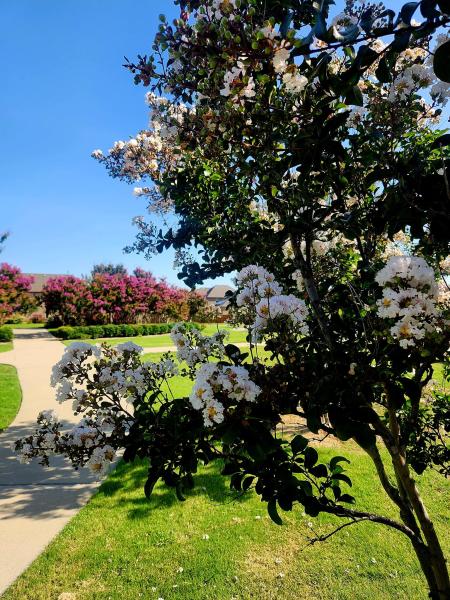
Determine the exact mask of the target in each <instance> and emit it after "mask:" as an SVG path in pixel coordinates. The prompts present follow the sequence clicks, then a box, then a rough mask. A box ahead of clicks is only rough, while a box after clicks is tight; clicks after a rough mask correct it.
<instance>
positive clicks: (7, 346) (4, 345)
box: [0, 342, 13, 352]
mask: <svg viewBox="0 0 450 600" xmlns="http://www.w3.org/2000/svg"><path fill="white" fill-rule="evenodd" d="M12 349H13V343H12V342H0V352H9V351H10V350H12Z"/></svg>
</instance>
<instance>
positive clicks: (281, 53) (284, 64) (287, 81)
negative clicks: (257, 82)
mask: <svg viewBox="0 0 450 600" xmlns="http://www.w3.org/2000/svg"><path fill="white" fill-rule="evenodd" d="M290 55H291V53H290V50H289V49H288V48H286V46H284V45H281V46H279V47H278V48H276V49H275V53H274V55H273V59H272V64H273V68H274V71H275V73H277V74H278V75H281V79H282V82H283V84H284V87H285V89H286V90H287V91H288V92H291V93H292V94H299V93H300V92H302V91H303V90H304V89H305V87H306V85H307V83H308V79H307V78H306V77H305V76H304V75H300V73H299V72H298V69H297V66H296V65H295V64H288V60H289V57H290Z"/></svg>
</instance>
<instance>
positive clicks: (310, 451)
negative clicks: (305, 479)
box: [305, 446, 319, 470]
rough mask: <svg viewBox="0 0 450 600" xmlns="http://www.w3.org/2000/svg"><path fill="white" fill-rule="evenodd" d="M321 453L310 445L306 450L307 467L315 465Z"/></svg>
mask: <svg viewBox="0 0 450 600" xmlns="http://www.w3.org/2000/svg"><path fill="white" fill-rule="evenodd" d="M318 458H319V455H318V454H317V450H316V449H315V448H311V447H310V446H309V447H308V448H306V450H305V469H307V470H309V469H310V468H311V467H313V466H314V465H315V464H316V462H317V459H318Z"/></svg>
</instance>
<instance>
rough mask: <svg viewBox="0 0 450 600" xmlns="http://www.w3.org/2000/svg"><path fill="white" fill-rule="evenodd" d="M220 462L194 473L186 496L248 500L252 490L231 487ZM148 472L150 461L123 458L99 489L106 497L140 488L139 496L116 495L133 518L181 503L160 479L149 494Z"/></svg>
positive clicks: (216, 501) (216, 500) (220, 500)
mask: <svg viewBox="0 0 450 600" xmlns="http://www.w3.org/2000/svg"><path fill="white" fill-rule="evenodd" d="M221 466H222V465H221V463H219V462H217V463H216V464H214V465H209V466H207V467H202V468H201V470H200V472H199V473H197V474H195V475H194V483H195V487H194V488H193V489H192V490H186V492H185V493H184V496H185V498H186V501H188V502H189V499H192V498H194V497H196V496H199V495H202V496H204V497H205V498H206V499H207V501H209V502H211V504H227V503H230V502H239V503H240V502H245V501H247V500H248V499H249V498H250V495H251V493H248V494H244V495H242V494H237V493H236V492H234V491H231V490H230V489H229V485H228V481H229V480H228V479H227V478H225V477H224V476H223V475H221V474H220V470H221ZM146 476H147V461H145V460H136V461H135V462H134V463H133V464H126V463H124V462H120V463H119V464H118V466H117V468H116V469H115V471H114V472H112V473H111V474H110V476H109V477H108V479H107V481H105V482H104V483H103V484H102V485H101V487H100V489H99V492H98V493H99V494H102V495H104V496H105V497H111V496H115V495H116V494H118V493H121V492H124V493H127V492H135V491H136V490H138V491H139V494H140V495H139V496H138V497H135V498H124V494H120V497H118V498H117V506H119V505H120V507H121V509H122V510H123V509H125V510H127V516H128V518H130V519H144V518H147V517H148V516H149V515H150V514H151V513H152V511H154V510H160V509H163V510H164V509H167V508H170V507H172V506H174V505H178V504H179V503H180V502H182V501H181V500H179V499H178V498H177V496H176V493H175V490H174V489H173V488H169V487H167V486H166V485H165V484H164V482H159V483H158V484H157V485H156V486H155V489H154V491H153V493H152V496H151V497H150V498H147V497H146V496H145V494H144V484H145V481H146Z"/></svg>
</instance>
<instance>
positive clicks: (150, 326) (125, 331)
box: [51, 323, 202, 340]
mask: <svg viewBox="0 0 450 600" xmlns="http://www.w3.org/2000/svg"><path fill="white" fill-rule="evenodd" d="M172 327H173V323H147V324H142V325H128V324H126V325H87V326H74V327H70V326H64V327H57V328H56V329H51V332H52V334H53V335H55V336H56V337H59V338H61V339H63V340H83V339H97V338H113V337H134V336H139V335H157V334H163V333H170V331H171V330H172ZM186 327H187V328H188V329H192V328H195V329H200V328H201V327H202V326H201V325H198V324H196V323H186Z"/></svg>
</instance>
